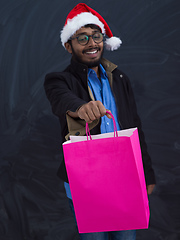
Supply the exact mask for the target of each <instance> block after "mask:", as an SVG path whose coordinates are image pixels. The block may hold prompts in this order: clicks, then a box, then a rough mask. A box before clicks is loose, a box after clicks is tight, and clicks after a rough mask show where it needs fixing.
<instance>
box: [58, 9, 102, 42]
mask: <svg viewBox="0 0 180 240" xmlns="http://www.w3.org/2000/svg"><path fill="white" fill-rule="evenodd" d="M87 24H95V25H97V26H99V27H100V28H101V30H102V33H106V32H105V28H104V24H103V23H102V22H101V21H100V20H99V18H98V17H96V16H95V15H93V14H92V13H90V12H83V13H80V14H78V15H77V16H75V17H74V18H73V19H69V20H68V21H67V24H66V25H65V26H64V27H63V29H62V31H61V34H60V38H61V42H62V45H63V46H64V44H65V43H66V42H67V41H68V40H69V39H70V37H71V36H72V35H73V34H74V33H75V32H76V31H77V30H79V29H80V28H81V27H83V26H85V25H87Z"/></svg>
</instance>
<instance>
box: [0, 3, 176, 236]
mask: <svg viewBox="0 0 180 240" xmlns="http://www.w3.org/2000/svg"><path fill="white" fill-rule="evenodd" d="M77 3H78V1H70V0H66V1H65V0H64V1H58V0H52V1H50V0H0V63H1V64H0V91H1V93H0V107H1V108H0V115H1V124H0V128H1V135H0V137H1V142H0V146H1V156H0V240H12V239H13V240H22V239H34V240H35V239H38V240H71V239H75V236H76V230H75V227H74V222H73V219H72V216H71V213H70V211H69V209H68V202H67V199H66V196H65V192H64V188H63V183H62V182H61V181H60V180H59V179H58V178H57V177H56V170H57V168H58V166H59V163H60V161H61V158H62V155H61V151H60V142H61V139H60V126H59V122H58V119H57V118H56V117H55V116H53V114H52V112H51V108H50V105H49V102H48V100H47V99H46V96H45V93H44V89H43V82H44V77H45V74H46V73H48V72H51V71H61V70H63V69H64V68H65V66H66V65H67V64H68V63H69V60H70V56H69V55H68V53H67V52H66V51H65V50H64V49H63V47H62V46H61V43H60V40H59V31H60V29H61V28H62V27H63V25H64V22H65V18H66V16H67V14H68V12H69V11H70V10H71V9H72V8H73V7H74V6H75V5H76V4H77ZM85 3H87V4H88V5H89V6H91V7H92V8H94V9H95V10H97V11H98V12H99V13H100V14H101V15H102V16H103V17H104V18H105V20H106V21H107V22H108V24H109V26H110V27H111V29H112V32H113V33H114V35H116V36H120V37H121V39H122V41H123V45H122V46H121V48H120V49H119V50H118V51H115V52H113V53H111V52H106V53H105V55H106V57H107V58H108V59H109V60H111V61H113V62H114V63H116V64H118V65H119V68H120V69H121V70H122V71H124V72H125V73H126V74H127V75H128V76H129V78H130V80H131V83H132V87H133V89H134V93H135V98H136V100H137V107H138V112H139V115H140V116H141V119H142V124H143V130H144V132H145V135H146V141H147V144H148V149H149V153H150V155H151V157H152V163H153V167H154V169H155V173H156V178H157V186H156V188H155V191H154V193H153V194H152V195H151V196H150V207H151V219H150V227H149V229H148V230H142V231H138V237H137V239H139V240H140V239H141V240H178V239H180V208H179V202H180V166H179V163H180V84H179V82H180V80H179V79H180V68H179V67H180V2H179V0H136V1H134V0H111V1H108V0H104V1H91V0H89V1H85Z"/></svg>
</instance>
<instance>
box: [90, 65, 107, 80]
mask: <svg viewBox="0 0 180 240" xmlns="http://www.w3.org/2000/svg"><path fill="white" fill-rule="evenodd" d="M99 68H100V74H101V77H102V78H104V79H106V78H107V74H106V71H105V69H104V68H103V66H102V64H100V65H99ZM94 72H95V71H94V70H93V69H91V68H88V77H90V76H91V74H93V73H94Z"/></svg>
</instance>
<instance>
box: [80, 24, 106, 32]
mask: <svg viewBox="0 0 180 240" xmlns="http://www.w3.org/2000/svg"><path fill="white" fill-rule="evenodd" d="M84 27H85V28H88V27H89V28H92V29H97V30H98V31H100V32H101V33H102V30H101V28H100V27H99V26H98V25H95V24H86V25H85V26H84Z"/></svg>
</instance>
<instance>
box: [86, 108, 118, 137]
mask: <svg viewBox="0 0 180 240" xmlns="http://www.w3.org/2000/svg"><path fill="white" fill-rule="evenodd" d="M106 113H108V114H109V115H110V116H111V117H112V120H113V125H114V137H118V132H117V126H116V121H115V119H114V116H113V115H112V113H111V112H109V111H106ZM86 135H87V140H88V137H89V138H90V140H92V137H91V134H90V131H89V125H88V123H87V122H86Z"/></svg>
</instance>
